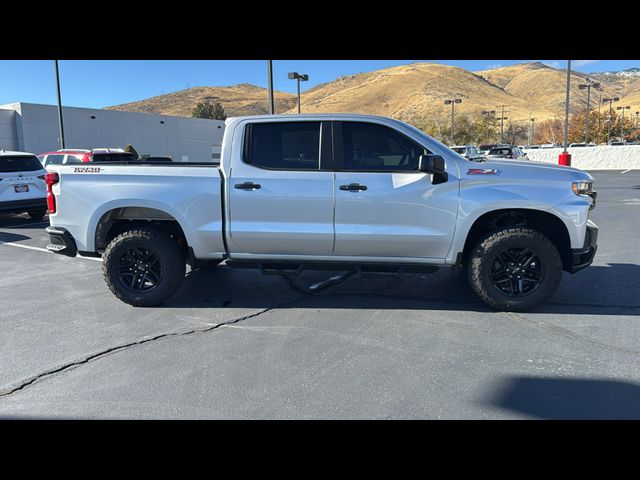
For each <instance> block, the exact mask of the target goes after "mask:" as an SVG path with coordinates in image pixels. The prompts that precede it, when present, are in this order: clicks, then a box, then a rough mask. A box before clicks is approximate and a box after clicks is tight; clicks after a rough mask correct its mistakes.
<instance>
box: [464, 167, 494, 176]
mask: <svg viewBox="0 0 640 480" xmlns="http://www.w3.org/2000/svg"><path fill="white" fill-rule="evenodd" d="M467 175H500V170H498V169H497V168H470V169H469V170H467Z"/></svg>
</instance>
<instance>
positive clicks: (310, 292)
mask: <svg viewBox="0 0 640 480" xmlns="http://www.w3.org/2000/svg"><path fill="white" fill-rule="evenodd" d="M352 276H354V275H353V274H351V273H348V274H345V275H342V276H340V277H331V278H329V279H328V280H325V281H322V282H317V283H315V284H314V285H313V286H312V288H310V287H304V286H301V285H297V284H295V283H294V279H293V278H291V276H290V275H282V278H284V279H285V280H286V281H287V283H288V286H289V287H290V288H291V289H292V290H294V291H296V292H298V293H300V294H302V295H303V296H302V297H300V298H296V299H294V300H290V301H287V302H283V303H280V304H278V305H274V306H272V307H268V308H264V309H262V310H260V311H259V312H256V313H252V314H250V315H244V316H242V317H238V318H235V319H232V320H228V321H226V322H221V323H216V324H209V325H210V326H208V327H206V328H194V329H191V330H187V331H177V332H169V333H162V334H159V335H155V336H153V337H150V338H143V339H142V340H137V341H134V342H129V343H125V344H122V345H117V346H115V347H110V348H107V349H105V350H101V351H99V352H96V353H93V354H91V355H87V356H85V357H82V358H80V359H78V360H74V361H71V362H68V363H66V364H64V365H62V366H58V367H55V368H51V369H49V370H45V371H44V372H41V373H39V374H37V375H34V376H31V377H29V378H27V379H24V380H22V381H21V382H18V384H17V385H15V386H12V387H7V388H4V389H0V399H1V398H4V397H8V396H10V395H12V394H14V393H16V392H19V391H21V390H23V389H25V388H26V387H29V386H30V385H33V384H34V383H36V382H38V381H39V380H42V379H44V378H47V377H51V376H54V375H56V374H58V373H63V372H66V371H70V370H72V369H73V368H74V367H78V366H80V365H84V364H87V363H89V362H91V361H92V360H96V359H99V358H102V357H104V356H106V355H109V354H111V353H114V352H121V351H124V350H127V349H129V348H132V347H135V346H138V345H144V344H146V343H150V342H154V341H157V340H162V339H166V338H172V337H182V336H188V335H193V334H196V333H208V332H211V331H213V330H217V329H219V328H221V327H225V326H231V325H234V324H237V323H240V322H242V321H244V320H249V319H251V318H256V317H259V316H261V315H263V314H265V313H268V312H270V311H272V310H276V309H279V308H283V307H286V306H289V305H293V304H295V303H298V302H300V301H303V300H305V299H307V298H310V297H323V298H328V297H332V296H335V297H339V296H352V297H376V298H380V297H382V298H396V299H401V300H414V301H420V302H428V303H439V304H451V305H466V306H474V307H481V308H482V307H483V304H482V302H479V301H468V302H465V301H462V302H461V301H455V300H448V299H439V298H424V297H418V296H411V295H393V294H391V295H389V294H371V293H365V292H362V293H358V292H353V293H331V292H329V293H325V294H323V295H320V293H321V292H322V291H324V290H331V289H332V287H335V286H337V285H340V284H343V283H345V282H346V281H347V280H349V279H350V278H351V277H352ZM549 303H555V304H556V305H567V306H571V305H573V304H571V303H562V302H549ZM590 306H593V307H600V306H602V307H608V306H610V305H590ZM627 308H629V307H627ZM631 308H636V306H631ZM486 310H487V311H491V309H488V308H487V309H486ZM496 313H504V314H506V315H508V316H509V317H511V318H513V319H515V320H517V321H519V322H521V323H524V324H527V325H529V326H532V325H533V326H537V327H539V328H542V329H544V330H548V331H551V332H553V333H556V334H560V335H562V336H564V337H567V338H570V339H572V340H574V341H579V342H584V343H589V344H592V345H596V346H599V347H602V348H606V349H609V350H613V351H619V352H625V353H631V354H636V355H637V354H640V351H639V350H633V349H629V348H624V347H615V346H612V345H609V344H606V343H602V342H598V341H597V340H593V339H590V338H588V337H584V336H582V335H579V334H576V333H575V332H572V331H570V330H567V329H565V328H562V327H558V326H554V325H547V324H544V323H541V322H537V321H535V320H532V319H527V318H525V317H522V316H521V315H518V314H516V313H514V312H496Z"/></svg>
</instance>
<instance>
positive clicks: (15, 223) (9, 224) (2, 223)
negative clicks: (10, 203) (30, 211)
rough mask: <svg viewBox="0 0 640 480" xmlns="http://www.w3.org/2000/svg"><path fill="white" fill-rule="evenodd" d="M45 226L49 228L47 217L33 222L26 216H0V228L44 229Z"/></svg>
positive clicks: (3, 214)
mask: <svg viewBox="0 0 640 480" xmlns="http://www.w3.org/2000/svg"><path fill="white" fill-rule="evenodd" d="M46 226H49V217H45V218H44V219H36V220H34V219H33V218H29V217H28V216H27V215H15V214H6V213H1V214H0V228H27V229H44V227H46Z"/></svg>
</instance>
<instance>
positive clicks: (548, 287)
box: [467, 228, 562, 312]
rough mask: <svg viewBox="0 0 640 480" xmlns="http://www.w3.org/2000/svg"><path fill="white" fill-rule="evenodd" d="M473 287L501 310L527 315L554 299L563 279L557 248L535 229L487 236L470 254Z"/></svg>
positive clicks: (507, 230) (518, 229)
mask: <svg viewBox="0 0 640 480" xmlns="http://www.w3.org/2000/svg"><path fill="white" fill-rule="evenodd" d="M467 274H468V278H469V283H470V284H471V287H472V288H473V290H474V291H475V293H476V295H477V296H478V297H479V298H480V299H481V300H482V301H483V302H485V303H486V304H488V305H489V306H491V307H493V308H496V309H498V310H504V311H515V312H526V311H529V310H532V309H533V308H535V307H537V306H538V305H540V304H542V303H544V302H546V301H547V300H549V298H551V296H552V295H553V293H554V292H555V291H556V289H557V288H558V285H559V284H560V280H561V279H562V259H561V258H560V254H559V253H558V249H557V248H556V247H555V245H554V244H553V243H552V242H551V240H549V239H548V238H547V237H546V236H544V235H543V234H542V233H540V232H538V231H536V230H534V229H531V228H505V229H503V230H499V231H497V232H492V233H490V234H488V235H485V236H484V237H483V238H482V239H480V241H479V242H478V243H477V245H476V246H475V248H474V249H473V251H472V252H471V254H470V257H469V262H468V266H467Z"/></svg>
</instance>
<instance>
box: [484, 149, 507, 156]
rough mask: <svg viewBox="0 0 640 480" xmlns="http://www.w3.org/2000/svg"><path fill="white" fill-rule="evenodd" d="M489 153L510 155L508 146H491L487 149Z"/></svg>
mask: <svg viewBox="0 0 640 480" xmlns="http://www.w3.org/2000/svg"><path fill="white" fill-rule="evenodd" d="M489 155H511V150H510V149H509V148H492V149H491V150H489Z"/></svg>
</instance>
